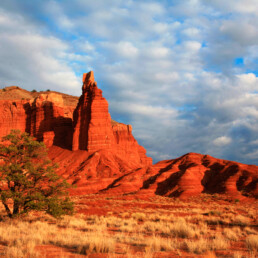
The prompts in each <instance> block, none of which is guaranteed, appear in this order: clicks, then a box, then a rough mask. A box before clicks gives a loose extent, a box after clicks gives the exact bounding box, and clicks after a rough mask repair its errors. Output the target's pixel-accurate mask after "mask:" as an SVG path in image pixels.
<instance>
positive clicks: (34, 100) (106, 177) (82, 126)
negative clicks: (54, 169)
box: [0, 72, 258, 198]
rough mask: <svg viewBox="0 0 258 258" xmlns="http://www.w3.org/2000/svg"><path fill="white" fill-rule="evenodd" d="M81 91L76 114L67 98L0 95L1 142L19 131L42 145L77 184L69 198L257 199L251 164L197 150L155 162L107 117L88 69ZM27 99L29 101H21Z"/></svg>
mask: <svg viewBox="0 0 258 258" xmlns="http://www.w3.org/2000/svg"><path fill="white" fill-rule="evenodd" d="M82 91H83V94H82V96H81V97H80V99H79V102H78V104H77V107H76V109H75V106H74V103H75V102H74V100H76V99H74V97H71V96H68V95H64V94H61V95H60V94H55V93H47V94H38V93H37V95H35V96H31V95H30V93H29V92H27V91H25V90H22V89H20V88H18V87H10V92H8V90H7V93H8V94H9V95H8V100H5V99H4V94H5V93H4V92H2V91H1V90H0V114H1V115H0V137H1V136H4V135H6V134H8V133H9V132H10V130H11V129H19V130H21V131H26V132H29V133H31V134H32V135H34V136H35V137H36V138H37V139H38V140H43V141H44V142H45V143H46V145H47V146H48V147H49V149H50V150H49V157H50V158H51V159H52V160H54V161H56V162H58V163H59V165H60V169H59V173H60V174H61V175H62V176H63V177H65V178H67V179H68V180H69V182H70V183H72V184H76V185H77V186H78V187H77V188H76V189H73V190H71V191H72V193H73V194H85V193H97V192H107V193H116V194H120V193H123V194H124V193H135V192H139V193H144V194H149V195H154V194H157V195H163V196H169V197H181V198H186V197H190V196H194V195H199V194H200V193H211V194H213V193H223V194H228V195H231V196H233V197H234V198H242V197H243V196H248V195H250V196H254V197H256V198H258V167H257V166H254V165H245V164H241V163H237V162H232V161H226V160H221V159H216V158H213V157H211V156H208V155H201V154H197V153H188V154H186V155H184V156H182V157H180V158H177V159H174V160H165V161H160V162H158V163H157V164H155V165H152V160H151V158H148V157H147V156H146V151H145V149H144V148H143V147H142V146H140V145H139V144H138V143H137V141H136V140H135V138H134V137H133V135H132V127H131V126H130V125H125V124H121V123H117V122H115V121H112V120H111V117H110V114H109V113H108V103H107V101H106V99H105V98H104V97H103V96H102V91H101V90H100V89H99V88H98V87H97V84H96V82H95V80H94V75H93V72H89V73H87V74H84V75H83V87H82ZM33 94H34V93H33ZM35 94H36V93H35ZM11 96H17V97H19V98H20V99H16V100H12V99H10V97H11ZM24 96H26V98H27V97H29V98H28V99H27V100H24V99H21V98H24ZM30 96H31V97H30ZM64 101H66V104H65V105H64ZM67 103H68V104H67ZM74 109H75V111H74V113H73V119H74V120H73V121H72V117H71V116H72V112H73V110H74Z"/></svg>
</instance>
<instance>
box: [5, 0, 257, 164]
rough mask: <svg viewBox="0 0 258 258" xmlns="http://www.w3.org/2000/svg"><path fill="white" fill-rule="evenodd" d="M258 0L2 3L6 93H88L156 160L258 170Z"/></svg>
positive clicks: (7, 0) (15, 0)
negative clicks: (213, 160)
mask: <svg viewBox="0 0 258 258" xmlns="http://www.w3.org/2000/svg"><path fill="white" fill-rule="evenodd" d="M257 24H258V1H257V0H227V1H225V0H160V1H155V0H154V1H148V0H137V1H136V0H109V1H107V0H94V1H92V0H73V1H69V0H35V1H31V0H22V1H21V0H1V2H0V60H1V62H0V88H3V87H6V86H11V85H16V86H20V87H22V88H24V89H27V90H33V89H36V90H38V91H40V90H46V89H50V90H56V91H60V92H64V93H68V94H72V95H76V96H80V95H81V86H82V85H81V84H82V82H81V78H82V74H83V73H86V72H88V71H90V70H93V71H94V75H95V80H96V81H97V83H98V87H99V88H101V89H102V90H103V95H104V97H105V98H106V99H107V100H108V102H109V111H110V114H111V117H112V118H113V119H114V120H117V121H118V122H122V123H126V124H131V125H132V126H133V134H134V136H135V138H136V139H137V141H138V142H139V143H140V144H141V145H143V146H144V147H145V148H146V149H147V154H148V156H151V157H152V158H153V159H154V162H156V161H159V160H163V159H172V158H176V157H179V156H181V155H183V154H185V153H188V152H197V153H202V154H209V155H211V156H214V157H217V158H222V159H228V160H234V161H238V162H242V163H247V164H256V165H258V26H257Z"/></svg>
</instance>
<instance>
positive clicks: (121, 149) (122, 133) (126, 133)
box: [112, 123, 152, 165]
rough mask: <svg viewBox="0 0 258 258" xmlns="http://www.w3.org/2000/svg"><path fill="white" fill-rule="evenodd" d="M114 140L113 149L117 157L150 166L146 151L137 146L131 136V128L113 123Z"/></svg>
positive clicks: (150, 161)
mask: <svg viewBox="0 0 258 258" xmlns="http://www.w3.org/2000/svg"><path fill="white" fill-rule="evenodd" d="M112 129H113V134H114V138H115V148H116V152H117V154H118V155H119V156H121V157H124V158H126V160H128V161H131V162H136V163H142V164H146V165H151V164H152V159H151V158H149V157H147V156H146V150H145V149H144V148H143V147H142V146H140V145H139V144H138V142H137V141H136V140H135V138H134V137H133V135H132V126H131V125H125V124H121V123H115V124H113V126H112Z"/></svg>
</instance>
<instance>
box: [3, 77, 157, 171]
mask: <svg viewBox="0 0 258 258" xmlns="http://www.w3.org/2000/svg"><path fill="white" fill-rule="evenodd" d="M5 96H6V99H5ZM12 96H13V97H14V99H12ZM25 98H26V99H25ZM0 112H1V114H2V115H1V116H0V137H2V136H4V135H6V134H8V133H9V132H10V130H11V129H19V130H21V131H26V132H28V133H29V134H31V135H33V136H34V137H35V138H36V139H37V140H39V141H44V142H45V144H46V145H47V147H49V148H50V147H52V146H59V147H61V148H63V149H68V150H73V151H77V150H83V151H86V152H87V153H89V154H91V153H93V152H96V151H100V150H106V151H109V153H110V156H112V155H113V156H114V160H116V159H117V160H119V162H120V161H121V160H126V162H124V164H125V163H129V164H130V165H129V166H128V167H127V165H124V166H126V167H127V168H135V167H139V166H145V165H149V164H152V160H151V158H148V157H147V156H146V151H145V149H144V148H143V147H142V146H140V145H139V144H138V143H137V141H136V140H135V138H134V137H133V135H132V127H131V126H130V125H124V124H121V123H117V122H115V121H112V120H111V117H110V114H109V112H108V102H107V100H106V99H105V98H104V97H103V96H102V91H101V90H100V89H99V88H98V87H97V83H96V82H95V80H94V75H93V72H89V73H87V74H84V75H83V87H82V96H81V97H80V98H79V101H78V104H77V106H76V105H75V101H74V98H73V97H70V98H69V97H68V96H67V95H65V94H59V93H54V92H44V93H36V92H34V93H31V92H28V91H26V90H23V89H21V88H19V87H16V86H12V87H8V88H6V89H5V90H4V91H3V90H0ZM106 156H107V155H106ZM52 158H54V157H52ZM119 162H118V163H119ZM104 163H105V162H103V164H104ZM122 163H123V162H122ZM113 165H114V162H113ZM113 165H112V167H113V168H112V169H111V170H112V171H113V170H117V169H118V170H119V171H124V169H123V165H121V164H120V166H119V167H120V168H119V167H118V168H117V167H116V166H113ZM95 172H96V173H95ZM95 172H94V173H93V175H99V172H98V171H95ZM112 173H113V174H114V173H116V172H115V171H113V172H112ZM112 173H111V174H112Z"/></svg>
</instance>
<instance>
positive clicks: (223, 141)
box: [213, 136, 232, 146]
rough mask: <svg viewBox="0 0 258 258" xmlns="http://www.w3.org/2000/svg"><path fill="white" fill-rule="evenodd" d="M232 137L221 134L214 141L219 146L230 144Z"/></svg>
mask: <svg viewBox="0 0 258 258" xmlns="http://www.w3.org/2000/svg"><path fill="white" fill-rule="evenodd" d="M231 141H232V140H231V138H230V137H228V136H220V137H218V138H216V139H215V140H214V141H213V143H214V144H215V145H217V146H224V145H228V144H230V143H231Z"/></svg>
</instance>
